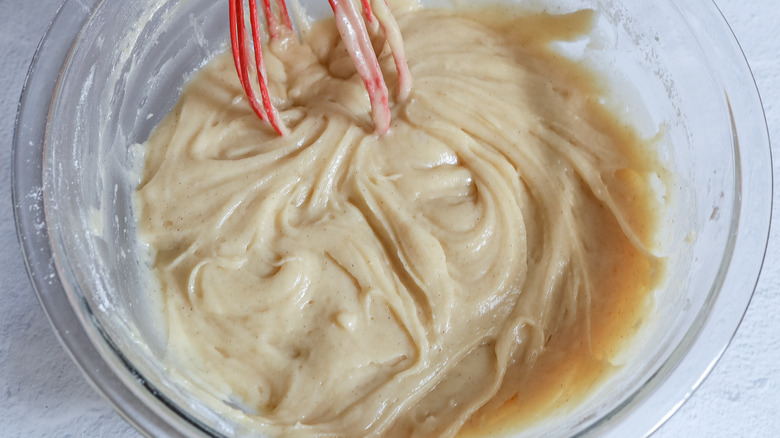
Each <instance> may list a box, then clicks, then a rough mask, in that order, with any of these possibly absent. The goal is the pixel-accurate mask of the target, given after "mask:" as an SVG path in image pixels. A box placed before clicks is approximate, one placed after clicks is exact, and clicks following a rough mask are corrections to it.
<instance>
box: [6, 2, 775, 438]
mask: <svg viewBox="0 0 780 438" xmlns="http://www.w3.org/2000/svg"><path fill="white" fill-rule="evenodd" d="M453 1H454V0H453ZM223 3H224V2H215V1H213V0H191V1H186V2H182V1H179V0H168V1H164V0H159V1H152V0H146V1H137V2H125V1H119V0H103V1H97V0H81V1H78V0H67V1H65V3H64V4H63V6H62V7H61V10H60V11H59V13H58V15H57V17H56V19H55V20H54V22H53V23H52V25H51V27H50V29H49V30H48V32H47V34H46V36H45V37H44V39H43V41H42V42H41V45H40V47H39V48H38V52H37V54H36V56H35V59H34V61H33V64H32V67H31V69H30V72H29V76H28V79H27V83H26V86H25V90H24V93H23V96H22V102H21V105H20V110H19V117H18V121H17V130H16V134H15V144H14V158H13V160H14V168H13V196H14V209H15V215H16V222H17V228H18V233H19V237H20V240H21V243H22V248H23V252H24V257H25V260H26V263H27V268H28V271H29V274H30V278H31V281H32V283H33V286H34V288H35V290H36V292H37V294H38V297H39V299H40V302H41V304H42V306H43V308H44V309H45V311H46V313H47V315H48V317H49V318H50V319H51V322H52V325H53V326H54V329H55V331H56V332H57V334H58V335H59V337H60V339H61V340H62V342H63V343H64V345H65V346H66V348H67V349H68V350H69V351H70V353H71V354H72V356H73V358H74V360H75V361H76V362H77V363H78V365H79V366H80V367H81V369H82V370H83V372H84V374H85V375H86V377H87V378H88V379H89V380H90V382H92V384H93V385H94V386H95V387H96V388H97V389H98V390H99V391H100V392H101V393H103V394H104V395H105V396H106V398H108V399H109V400H110V401H111V402H112V403H113V404H114V406H115V407H116V409H117V410H118V411H119V412H120V413H121V414H122V415H123V416H124V417H125V418H126V419H127V420H128V421H130V422H131V423H133V424H134V425H135V426H136V427H137V428H138V429H139V430H140V431H142V432H144V433H146V434H148V435H151V436H163V435H165V436H177V435H204V436H208V435H230V434H236V433H246V432H248V431H243V430H241V429H240V427H238V426H236V425H235V424H233V423H231V421H230V420H228V419H224V418H220V417H219V416H218V415H217V414H215V413H213V412H212V411H210V410H209V409H207V408H206V407H205V406H203V405H202V404H200V403H199V402H198V401H197V399H196V398H194V397H192V396H191V395H190V394H187V393H186V392H184V391H182V390H181V388H179V387H177V386H176V385H175V384H172V383H170V382H168V381H167V380H166V377H165V375H166V370H165V367H164V365H163V364H162V362H161V360H160V358H161V356H162V351H163V349H164V345H163V340H162V339H161V337H160V336H159V334H158V333H156V332H155V331H154V330H152V329H150V327H152V326H153V325H154V324H156V322H155V321H154V320H153V319H154V317H153V316H152V315H154V312H152V311H151V310H150V306H153V303H150V302H149V301H148V300H146V299H143V298H142V297H143V296H144V294H143V291H144V290H146V288H148V287H150V285H149V284H147V283H145V281H144V275H143V272H144V269H146V266H145V263H144V262H143V261H141V260H138V258H137V257H136V254H137V253H136V251H135V250H136V248H135V246H136V243H135V221H134V218H133V211H132V203H131V195H132V191H133V189H134V187H133V186H132V183H131V182H130V181H131V178H128V172H131V171H132V170H133V169H135V168H136V166H137V164H138V163H137V160H138V157H137V155H136V154H135V151H136V149H135V148H133V147H132V145H133V144H135V143H139V142H143V141H145V140H146V138H147V137H148V135H149V133H150V132H151V130H152V129H153V127H154V126H155V125H156V124H157V123H158V122H159V121H160V119H161V118H162V117H163V116H164V115H165V114H166V113H167V112H168V110H169V109H170V108H171V107H172V106H173V104H174V103H175V101H176V100H177V98H178V94H179V90H180V89H181V86H182V85H183V83H184V81H185V80H186V78H187V77H188V76H189V75H190V74H191V73H192V72H193V71H195V70H196V69H197V68H199V67H200V66H202V65H203V64H204V63H205V62H206V61H207V60H208V59H209V58H210V57H211V56H213V55H214V54H216V53H219V52H221V51H223V50H224V49H226V47H227V45H226V44H227V41H228V36H227V30H228V27H227V24H226V23H227V6H226V4H223ZM303 3H304V4H310V5H312V6H313V7H312V9H311V10H310V12H311V14H312V15H315V16H316V15H321V14H325V13H327V3H326V2H325V1H324V0H317V1H313V0H312V1H311V2H303ZM429 3H435V4H445V5H446V4H449V3H451V2H449V1H444V0H439V1H431V2H429ZM520 3H523V4H528V5H529V6H528V7H530V8H533V7H537V8H538V4H545V5H554V6H555V9H552V10H553V11H567V10H572V9H577V8H580V7H593V8H595V9H597V10H599V11H601V14H600V15H599V17H600V18H599V20H598V26H597V31H596V32H595V34H594V37H593V39H592V40H591V41H590V44H588V45H587V46H586V47H584V51H585V62H588V63H590V64H591V65H592V66H593V68H595V69H599V70H601V71H602V73H603V74H605V75H608V76H609V77H610V79H611V83H613V84H615V87H614V90H613V96H611V98H610V99H609V103H608V104H610V105H613V107H614V109H615V110H616V111H620V112H621V113H623V114H624V115H625V116H626V117H630V118H632V119H635V120H637V121H638V122H637V123H638V124H639V126H640V129H643V130H646V132H652V131H653V130H654V129H656V128H657V127H658V126H659V125H663V126H664V127H665V129H666V132H667V134H668V137H669V139H670V140H671V142H670V146H669V147H668V150H664V151H663V153H664V154H665V155H666V157H667V158H668V160H669V162H670V163H672V164H673V167H674V168H675V169H676V172H677V175H678V178H677V179H676V183H677V184H676V185H675V187H674V189H673V190H672V191H673V193H670V195H674V198H675V199H676V200H677V202H676V204H675V206H674V207H673V208H671V209H670V211H669V212H668V214H667V217H666V220H665V222H664V227H665V234H664V240H665V248H666V250H667V255H668V256H669V258H670V260H671V262H670V269H669V270H670V272H669V281H668V282H667V284H666V285H665V286H664V287H663V288H661V289H659V290H658V291H657V293H656V297H655V298H656V302H657V304H658V309H657V312H656V314H655V315H654V321H655V323H654V324H650V325H649V327H650V328H649V329H647V330H646V331H645V332H643V333H642V335H641V337H640V338H639V339H638V341H637V343H636V346H635V348H633V349H632V350H631V351H630V352H628V353H627V354H626V355H625V365H624V366H623V368H622V371H620V372H618V373H616V375H615V376H613V377H612V378H611V379H610V380H609V381H608V382H607V383H606V384H605V385H603V386H602V387H600V388H599V389H598V390H597V391H596V392H595V393H594V394H593V396H592V397H591V398H590V399H589V400H588V402H587V403H585V404H583V405H582V406H581V407H579V408H577V409H574V410H573V411H571V412H569V413H567V414H566V415H563V416H559V417H556V418H553V419H552V420H551V421H549V422H547V423H544V424H540V425H539V426H538V427H537V428H536V429H533V430H531V431H526V432H524V433H522V434H521V435H520V436H526V435H530V434H540V433H544V434H546V435H549V436H576V435H595V434H599V435H610V436H617V437H622V436H636V435H637V434H639V433H650V432H652V431H653V430H654V429H655V428H656V427H658V426H659V425H660V424H661V423H662V422H663V421H664V420H665V419H666V418H668V416H669V415H671V414H672V413H673V412H674V411H675V410H676V408H678V407H679V406H680V405H681V404H682V403H683V402H684V401H685V400H686V399H687V398H688V397H689V396H690V394H691V393H692V392H693V391H694V389H695V388H696V387H697V386H698V385H699V384H700V383H701V381H702V379H703V378H704V376H706V374H707V373H708V371H709V370H710V369H711V368H712V367H713V365H714V363H715V361H717V359H718V358H719V357H720V356H721V354H722V353H723V351H724V350H725V348H726V346H727V345H728V343H729V341H730V339H731V337H732V336H733V334H734V332H735V331H736V328H737V326H738V325H739V322H740V320H741V318H742V315H743V314H744V312H745V310H746V308H747V306H748V303H749V301H750V297H751V296H752V293H753V289H754V287H755V284H756V281H757V278H758V275H759V272H760V269H761V264H762V261H763V256H764V252H765V248H766V243H767V238H768V230H769V220H770V214H771V199H772V193H771V192H772V174H771V157H770V148H769V139H768V135H767V130H766V123H765V120H764V115H763V110H762V106H761V102H760V100H759V96H758V93H757V91H756V88H755V85H754V82H753V80H752V76H751V73H750V71H749V68H748V66H747V63H746V62H745V59H744V58H743V55H742V53H741V51H740V48H739V46H738V44H737V42H736V40H735V38H734V36H733V35H732V34H731V32H730V30H729V28H728V26H727V24H726V23H725V21H724V19H723V17H722V16H721V15H720V13H719V12H718V10H717V8H716V6H715V5H714V4H713V3H712V2H711V1H708V0H690V1H686V2H676V1H673V0H657V1H641V2H637V1H633V0H631V1H629V0H626V1H606V0H605V1H586V0H571V1H565V0H559V1H552V0H550V1H544V2H520ZM534 5H536V6H534ZM314 6H316V7H314Z"/></svg>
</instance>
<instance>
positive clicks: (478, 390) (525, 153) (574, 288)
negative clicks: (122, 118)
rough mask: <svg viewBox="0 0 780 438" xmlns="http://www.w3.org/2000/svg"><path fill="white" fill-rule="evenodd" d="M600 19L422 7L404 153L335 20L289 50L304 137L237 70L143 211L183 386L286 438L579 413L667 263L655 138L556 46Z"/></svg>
mask: <svg viewBox="0 0 780 438" xmlns="http://www.w3.org/2000/svg"><path fill="white" fill-rule="evenodd" d="M593 15H594V13H593V11H587V10H586V11H579V12H575V13H571V14H566V15H549V14H535V15H518V14H516V13H515V12H513V11H512V10H511V9H506V8H505V9H501V10H496V9H493V10H491V11H489V12H488V11H481V12H478V11H469V12H468V13H466V12H457V11H444V10H433V9H430V10H426V9H416V8H407V9H405V10H404V13H400V14H398V16H397V18H398V23H399V25H400V27H401V30H402V32H403V36H404V39H405V44H406V52H407V57H408V60H409V66H410V70H411V73H412V75H413V77H414V83H415V85H414V89H413V91H412V95H411V96H410V97H409V99H408V100H406V101H403V102H393V125H392V127H391V130H390V132H389V133H388V134H387V135H385V136H381V137H380V136H376V135H375V134H374V133H373V132H372V123H371V115H370V105H369V102H368V99H367V97H366V95H365V90H364V88H363V84H362V83H361V81H360V79H359V77H357V76H356V75H355V72H354V68H353V67H352V66H351V63H350V62H349V58H348V56H347V53H346V51H345V50H344V48H343V46H342V45H341V44H340V43H339V42H338V36H337V34H336V32H335V28H334V27H333V25H332V23H319V24H316V25H314V26H313V27H312V28H311V29H310V31H308V32H307V35H306V38H305V39H304V42H303V43H299V42H298V41H296V40H293V39H288V40H285V41H283V42H280V43H277V44H271V45H270V47H269V48H268V50H267V51H266V62H267V65H268V74H269V82H270V86H271V94H272V95H273V96H274V98H275V99H276V102H275V104H276V106H277V107H278V108H279V109H280V113H281V115H282V117H283V118H284V120H285V123H286V124H287V126H289V127H290V128H291V131H292V132H291V133H290V134H289V135H287V136H285V137H278V136H277V135H276V134H275V132H274V131H273V129H272V128H271V127H270V126H268V125H266V124H265V123H263V122H262V121H260V120H258V119H257V118H256V117H255V116H254V114H253V113H252V111H251V109H250V108H249V106H248V105H247V104H246V101H245V100H244V99H243V98H241V96H242V89H241V86H240V84H239V83H238V80H237V78H236V75H235V70H234V69H233V61H232V59H231V58H230V57H229V55H227V54H225V55H221V56H218V57H216V58H215V59H214V60H212V61H211V62H210V63H209V64H208V65H207V66H206V67H205V68H204V69H203V70H202V71H201V72H200V73H198V74H197V75H196V76H195V77H194V78H193V80H192V81H191V82H190V83H189V84H188V85H187V87H186V88H185V89H184V91H183V93H182V97H181V100H180V101H179V103H178V104H177V105H176V107H175V108H174V109H173V110H172V112H171V113H170V114H169V115H168V116H167V117H166V118H165V119H164V120H163V121H162V123H161V124H160V126H159V127H158V128H157V129H156V130H155V132H154V133H153V134H152V136H151V138H150V139H149V142H148V144H147V147H148V150H147V152H146V163H145V168H144V174H143V177H142V181H141V184H140V185H139V188H138V191H137V193H136V205H137V210H138V211H137V215H136V216H137V218H138V220H139V233H140V236H141V239H142V240H143V241H144V242H145V243H146V244H148V245H149V248H150V250H151V251H152V259H153V271H154V273H155V274H156V275H157V277H158V279H159V282H160V284H161V286H162V289H161V290H162V292H161V293H162V299H163V301H164V305H163V309H162V311H163V312H164V316H165V319H166V321H167V333H168V343H167V353H166V360H167V361H168V363H169V365H170V368H171V369H172V370H175V372H176V374H177V376H178V378H179V379H180V380H181V381H182V382H186V385H190V386H191V387H193V388H194V389H193V390H194V391H196V392H197V393H198V394H199V395H200V396H202V397H205V398H206V400H204V401H205V402H206V403H207V404H208V405H210V406H211V407H212V408H214V409H215V410H217V411H220V412H222V413H224V414H225V415H227V416H229V417H231V418H233V419H235V421H236V422H238V423H241V424H244V425H245V426H246V427H248V428H251V429H254V430H257V431H260V432H264V433H268V434H271V435H274V436H278V435H289V434H301V435H312V436H332V435H338V436H371V435H385V436H453V435H455V434H457V433H458V432H459V431H460V432H461V433H464V434H467V433H472V432H474V433H485V432H486V431H489V430H493V429H502V428H503V427H504V426H506V425H512V427H519V426H518V424H519V422H522V421H526V422H534V421H538V420H539V419H540V418H543V417H544V416H546V415H549V414H550V413H551V412H554V411H556V410H558V409H560V408H561V407H562V406H567V403H575V402H576V401H577V400H580V399H581V398H582V397H583V396H584V394H585V393H587V392H588V391H589V390H590V389H592V388H593V387H594V385H596V384H597V382H599V381H600V380H602V379H603V378H604V377H605V376H606V375H608V374H609V372H610V371H611V370H612V368H613V366H614V365H613V363H612V359H613V358H614V357H615V356H616V355H617V354H619V352H620V351H621V348H622V347H623V345H624V342H625V340H626V339H629V338H630V337H631V336H632V335H633V334H634V333H635V332H636V330H637V327H638V326H640V325H641V324H642V322H643V319H644V318H645V317H646V315H647V314H648V311H649V309H650V307H651V304H652V303H651V296H652V294H651V291H652V290H653V288H654V287H656V286H657V284H658V283H659V281H661V279H662V277H663V264H664V263H663V260H661V259H659V258H658V257H656V256H655V255H654V253H655V250H656V248H655V247H654V246H653V244H652V242H653V239H654V237H655V233H656V225H657V220H656V218H657V216H658V213H659V211H660V209H661V208H662V207H663V206H662V205H660V204H659V200H658V197H657V190H656V188H654V186H658V184H659V183H658V181H659V178H658V175H660V174H663V173H664V172H665V171H664V169H663V168H662V166H661V165H660V164H659V161H658V159H657V157H656V156H655V155H654V153H653V151H654V150H655V148H654V147H653V145H651V144H648V142H651V140H645V139H643V138H641V137H640V136H639V135H638V134H637V131H636V130H635V129H634V128H633V127H632V126H630V125H628V124H627V123H626V121H624V120H622V119H620V118H619V117H616V116H615V115H614V114H612V113H610V111H608V110H607V109H606V108H605V106H604V105H603V104H602V99H601V97H602V96H603V94H604V93H605V88H604V85H603V84H602V83H601V81H600V80H599V78H598V77H596V76H595V75H594V74H593V73H592V72H590V71H589V70H587V69H586V68H584V67H583V66H582V65H580V64H578V63H576V62H574V61H572V60H571V59H569V58H567V57H565V56H562V55H561V54H560V53H558V52H557V51H555V50H552V49H551V46H552V45H553V43H556V42H561V41H571V40H576V39H577V38H580V37H582V36H583V35H586V34H587V33H588V32H589V30H590V25H591V23H592V20H593ZM379 47H381V45H380V46H379ZM380 61H381V62H382V64H383V70H384V71H385V72H386V75H387V78H388V83H389V85H390V87H391V88H392V87H393V86H394V84H395V81H394V79H395V78H394V77H393V72H394V70H393V66H392V58H391V57H390V56H389V54H388V53H387V52H386V51H385V52H382V56H380ZM656 140H657V139H656Z"/></svg>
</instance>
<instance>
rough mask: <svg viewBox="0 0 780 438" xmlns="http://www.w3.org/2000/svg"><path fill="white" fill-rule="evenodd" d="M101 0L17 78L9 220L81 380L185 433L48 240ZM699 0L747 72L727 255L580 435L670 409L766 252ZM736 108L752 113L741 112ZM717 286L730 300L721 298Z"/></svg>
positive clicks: (730, 327)
mask: <svg viewBox="0 0 780 438" xmlns="http://www.w3.org/2000/svg"><path fill="white" fill-rule="evenodd" d="M102 3H103V0H90V1H89V3H88V5H85V4H84V2H83V1H77V0H65V1H64V2H63V3H62V4H61V5H60V8H59V10H58V11H57V14H56V16H55V18H54V20H53V21H52V22H51V23H50V25H49V27H48V28H47V30H46V32H45V33H44V36H43V37H42V39H41V42H40V43H39V45H38V48H37V49H36V52H35V55H34V57H33V59H32V62H31V66H30V69H29V71H28V74H27V77H26V80H25V83H24V86H23V90H22V95H21V99H20V102H19V106H18V111H17V116H16V122H15V131H14V136H13V148H12V169H11V184H12V189H11V193H12V202H13V210H14V220H15V224H16V230H17V236H18V239H19V242H20V246H21V250H22V254H23V260H24V263H25V267H26V269H27V273H28V276H29V278H30V282H31V284H32V286H33V289H34V290H35V293H36V296H37V298H38V301H39V303H40V305H41V307H42V308H43V310H44V312H45V314H46V316H47V318H48V319H49V322H50V323H51V325H52V327H53V329H54V331H55V334H56V335H57V337H58V339H59V341H60V342H61V343H62V345H63V346H64V347H65V349H66V351H68V353H69V355H70V356H71V358H72V359H73V361H74V362H75V363H76V364H77V365H78V366H79V368H80V369H81V371H82V374H83V375H84V376H85V378H86V379H87V380H88V381H89V382H90V384H91V385H92V386H93V387H94V388H95V389H96V390H97V391H98V392H99V393H100V394H102V395H103V396H104V397H105V398H106V399H107V400H108V401H109V402H110V403H111V404H112V405H113V407H114V409H115V410H116V411H117V412H118V413H119V414H120V415H121V416H122V417H123V418H124V419H125V420H126V421H128V422H129V423H130V424H132V425H133V426H134V427H135V428H136V429H137V430H139V431H140V432H142V433H144V434H145V435H148V436H188V435H191V434H193V433H197V432H200V433H205V434H206V435H215V434H216V433H215V432H214V431H211V430H208V429H207V428H205V426H204V425H196V424H195V423H193V419H192V418H191V417H190V416H189V415H187V414H186V413H184V412H182V411H181V410H179V409H178V408H177V407H176V406H175V405H173V404H172V403H170V402H167V401H166V399H165V397H163V396H162V395H161V393H159V392H158V391H157V390H156V389H155V388H154V387H153V386H152V385H151V384H150V383H149V382H148V381H146V379H144V378H143V376H141V375H140V374H139V373H138V372H137V371H136V370H135V369H134V367H133V366H132V364H131V363H130V362H129V361H127V360H126V359H125V358H124V357H123V355H122V353H121V351H119V350H118V349H117V348H116V347H115V346H114V345H113V344H112V343H111V341H110V339H108V337H107V336H106V335H105V333H103V332H102V331H101V330H100V328H99V327H95V325H98V324H97V322H96V321H92V322H93V324H92V325H93V327H92V328H91V329H88V328H87V327H86V326H85V324H88V322H87V320H89V319H90V318H89V314H90V313H91V311H90V309H89V305H88V304H87V303H86V301H83V302H81V303H77V302H74V301H73V300H72V299H71V297H72V296H73V293H72V291H69V290H68V289H69V287H68V286H67V285H66V284H65V282H63V280H62V276H63V275H62V269H63V268H62V263H60V261H58V260H57V258H56V255H55V253H54V251H53V249H52V241H51V239H52V238H53V237H52V236H51V235H50V234H49V231H48V227H47V226H46V224H47V219H46V217H47V207H46V202H45V194H44V190H43V187H44V158H43V157H44V155H45V153H46V149H47V143H46V133H47V128H48V126H49V118H50V113H49V111H50V108H51V105H52V103H53V102H54V101H55V99H56V98H57V96H56V90H57V87H58V84H59V78H60V76H61V74H62V71H63V68H64V66H65V65H66V64H67V61H68V59H69V58H70V56H71V50H72V47H73V46H74V44H77V43H78V36H79V34H80V30H81V29H82V27H83V25H84V24H85V23H86V22H88V20H89V19H90V17H91V16H92V14H93V13H94V11H95V10H97V8H99V7H100V5H101V4H102ZM699 3H701V4H706V5H709V6H707V7H711V8H712V11H713V13H715V14H717V15H718V16H719V17H720V19H721V20H720V21H721V23H722V27H723V28H722V29H720V31H721V33H723V34H724V35H725V36H726V37H727V38H728V39H729V40H730V41H731V42H732V44H731V45H730V46H729V47H727V48H726V49H725V50H729V51H730V54H731V55H732V59H740V58H741V60H742V61H743V62H740V63H739V65H738V66H736V67H735V68H736V70H737V72H738V74H739V75H741V76H742V80H743V81H746V80H748V78H749V80H751V81H752V92H751V93H745V94H737V93H733V94H729V93H728V90H724V92H725V93H726V98H727V100H728V101H729V104H730V107H729V110H730V111H731V112H730V115H731V122H732V133H733V134H734V145H735V151H734V153H735V157H734V158H735V163H737V172H736V175H735V179H736V181H735V183H736V185H735V187H737V188H738V190H737V192H736V193H735V199H734V200H733V201H734V203H735V207H736V208H735V212H737V213H739V214H736V215H735V217H734V218H732V228H731V231H732V235H731V239H730V241H729V244H730V245H731V247H730V248H729V251H730V255H729V257H728V260H726V259H724V263H725V265H724V267H725V269H722V270H721V277H722V278H721V279H720V281H718V282H716V284H715V286H714V288H713V290H712V291H710V296H709V298H708V300H709V302H708V305H707V306H705V308H703V309H702V310H701V311H700V313H699V315H698V316H697V321H696V323H695V324H694V325H693V326H692V328H691V329H690V330H689V332H688V333H686V335H685V337H684V338H683V340H682V342H681V343H680V344H678V345H677V346H676V347H675V348H674V352H673V353H672V355H671V356H670V357H669V359H667V361H666V362H665V363H664V364H663V365H662V366H661V368H660V370H659V371H658V372H657V373H656V374H654V375H652V376H650V377H649V378H648V380H647V381H646V382H645V384H643V385H642V387H641V388H640V389H639V390H637V391H635V392H634V393H632V394H631V395H630V397H629V398H628V399H627V400H626V401H625V402H624V403H622V404H620V405H619V406H617V407H615V409H613V410H612V411H611V412H610V413H609V414H608V415H606V416H605V417H604V418H602V419H598V420H597V421H595V423H594V424H592V425H589V426H588V427H586V429H585V430H584V431H583V432H582V433H581V435H583V436H584V435H595V434H608V435H610V436H625V435H626V433H630V434H636V432H637V430H642V431H643V433H646V434H647V435H649V434H650V433H652V432H653V431H655V430H656V429H657V428H658V427H660V426H661V424H663V423H664V422H665V421H666V420H667V419H668V418H669V417H671V416H672V415H673V414H674V412H676V411H677V409H679V408H680V406H682V404H683V403H684V402H685V401H686V400H688V399H689V398H690V396H691V395H692V394H693V392H694V391H695V390H696V389H697V388H698V387H699V386H700V385H701V383H702V382H703V380H704V379H705V378H706V376H707V375H708V374H709V373H710V371H711V370H712V369H713V368H714V366H715V364H716V363H717V361H718V360H719V359H720V357H721V356H722V354H723V353H724V352H725V350H726V348H727V347H728V345H729V343H730V342H731V339H732V338H733V336H734V335H735V333H736V331H737V329H738V328H739V325H740V323H741V321H742V318H743V317H744V314H745V312H746V310H747V308H748V306H749V304H750V300H751V298H752V296H753V292H754V290H755V288H756V284H757V282H758V279H759V276H760V272H761V268H762V265H763V261H764V257H765V255H766V249H767V245H768V239H769V230H770V222H771V212H772V202H773V199H772V198H773V196H772V194H773V175H772V151H771V146H770V140H769V133H768V127H767V123H766V116H765V114H764V109H763V105H762V103H761V98H760V95H759V92H758V88H757V86H756V84H755V79H754V77H753V74H752V72H751V70H750V67H749V65H748V62H747V60H746V58H745V55H744V53H743V51H742V49H741V48H740V47H739V43H738V42H737V39H736V37H735V36H734V33H733V31H732V30H731V28H730V27H729V25H728V23H727V22H726V20H725V17H723V14H722V13H721V11H720V10H719V9H718V7H717V6H716V5H715V3H714V1H712V0H703V1H701V2H699ZM74 30H75V31H76V32H75V33H74ZM743 112H744V113H746V114H750V115H752V117H742V116H741V115H742V114H743ZM737 134H740V136H742V137H740V136H738V135H737ZM743 134H746V135H744V136H743ZM743 137H748V138H749V141H744V140H743ZM743 146H744V148H743ZM743 156H746V157H747V158H748V160H745V159H743V158H742V157H743ZM726 262H728V263H726ZM737 273H739V276H738V275H737ZM737 277H739V278H737ZM745 279H747V283H748V284H745V283H746V281H745ZM734 291H738V292H734ZM724 294H725V295H726V296H728V297H730V299H729V300H725V301H724V299H722V297H723V296H724ZM76 307H79V308H78V309H77V308H76ZM703 333H707V336H702V334H703ZM96 334H97V336H96ZM639 405H643V406H650V408H652V409H653V411H652V412H653V413H654V414H657V415H660V416H661V417H660V418H658V417H657V415H656V416H652V415H647V412H640V411H641V410H640V409H638V407H639ZM640 415H643V416H644V418H642V417H641V416H640ZM628 423H631V424H630V425H629V424H628ZM637 424H639V425H640V429H637Z"/></svg>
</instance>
